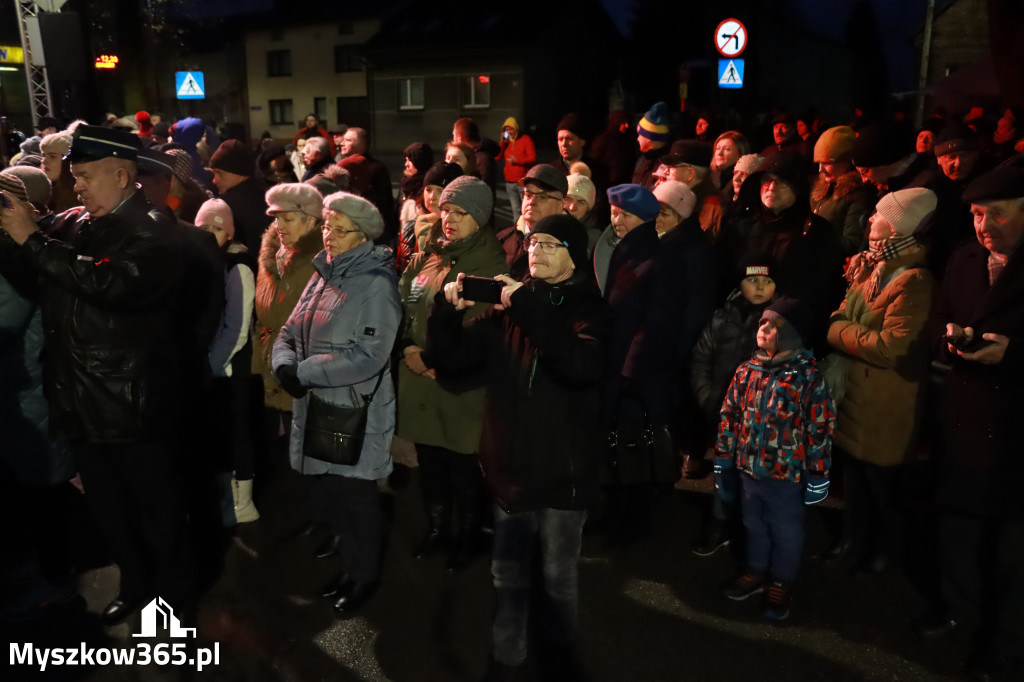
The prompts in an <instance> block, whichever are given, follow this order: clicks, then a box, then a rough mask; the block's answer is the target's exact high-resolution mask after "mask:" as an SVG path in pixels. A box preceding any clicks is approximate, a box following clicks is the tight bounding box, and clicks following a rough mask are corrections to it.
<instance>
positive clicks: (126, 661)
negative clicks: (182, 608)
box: [8, 597, 220, 672]
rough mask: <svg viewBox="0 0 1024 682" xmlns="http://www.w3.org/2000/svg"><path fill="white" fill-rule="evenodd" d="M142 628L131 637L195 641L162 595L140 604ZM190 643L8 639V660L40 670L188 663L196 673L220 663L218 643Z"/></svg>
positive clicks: (11, 664) (191, 632)
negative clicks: (57, 643) (56, 643)
mask: <svg viewBox="0 0 1024 682" xmlns="http://www.w3.org/2000/svg"><path fill="white" fill-rule="evenodd" d="M140 615H141V620H142V627H141V629H142V631H141V632H138V633H134V634H132V638H133V639H146V638H153V637H161V636H164V633H166V636H168V637H170V638H172V639H178V640H182V639H183V640H194V639H195V638H196V629H195V628H185V627H182V626H181V621H180V620H179V619H178V617H177V616H176V615H174V609H173V608H171V605H170V604H168V603H167V602H166V601H164V600H163V599H162V598H160V597H157V598H155V599H154V600H153V601H151V602H149V603H148V604H147V605H146V606H145V607H143V609H142V612H141V614H140ZM192 644H194V643H193V642H183V641H177V642H174V643H173V644H172V643H169V642H161V643H159V644H156V645H155V646H154V645H152V644H150V643H149V642H138V643H136V644H134V645H133V646H126V647H120V648H107V647H90V646H87V645H86V644H85V643H84V642H83V643H81V644H79V645H78V646H77V647H52V648H51V647H48V648H41V647H37V646H35V644H33V643H32V642H27V643H18V642H11V644H10V655H9V659H8V663H9V664H10V666H11V667H14V666H29V667H32V668H36V669H38V670H39V671H40V672H43V671H45V670H46V668H47V667H64V666H96V665H137V666H145V665H151V664H153V665H159V666H168V665H170V666H188V667H194V668H195V670H196V672H202V670H203V669H204V668H206V667H208V666H210V665H220V642H214V644H213V647H212V648H210V647H206V648H203V647H196V646H192Z"/></svg>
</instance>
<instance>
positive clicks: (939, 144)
mask: <svg viewBox="0 0 1024 682" xmlns="http://www.w3.org/2000/svg"><path fill="white" fill-rule="evenodd" d="M980 149H981V143H980V142H979V141H978V133H976V132H974V131H973V130H971V128H970V127H969V126H968V125H967V124H966V123H959V122H957V121H953V122H952V123H950V124H949V125H947V126H946V127H945V128H943V129H942V132H940V133H939V134H938V135H937V136H936V137H935V147H934V149H933V151H934V152H935V156H942V155H944V154H952V153H953V152H976V151H979V150H980Z"/></svg>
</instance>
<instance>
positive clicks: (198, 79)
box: [174, 71, 206, 99]
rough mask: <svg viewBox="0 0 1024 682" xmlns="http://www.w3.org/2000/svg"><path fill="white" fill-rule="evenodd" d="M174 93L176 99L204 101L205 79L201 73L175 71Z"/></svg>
mask: <svg viewBox="0 0 1024 682" xmlns="http://www.w3.org/2000/svg"><path fill="white" fill-rule="evenodd" d="M174 91H175V92H177V93H178V99H205V98H206V79H205V78H203V72H202V71H175V73H174Z"/></svg>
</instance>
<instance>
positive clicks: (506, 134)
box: [503, 130, 508, 140]
mask: <svg viewBox="0 0 1024 682" xmlns="http://www.w3.org/2000/svg"><path fill="white" fill-rule="evenodd" d="M503 134H504V136H505V139H506V140H507V139H508V131H507V130H506V131H505V132H504V133H503Z"/></svg>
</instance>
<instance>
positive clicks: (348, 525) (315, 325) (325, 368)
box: [274, 192, 402, 617]
mask: <svg viewBox="0 0 1024 682" xmlns="http://www.w3.org/2000/svg"><path fill="white" fill-rule="evenodd" d="M323 209H324V220H325V222H324V225H323V244H324V249H323V251H321V252H320V253H318V254H317V255H316V257H315V258H314V259H313V265H314V267H315V268H316V272H315V273H314V274H313V276H312V278H310V280H309V284H308V285H307V286H306V289H305V291H303V292H302V297H301V298H300V299H299V302H298V304H297V305H296V306H295V310H294V311H292V314H291V316H290V317H289V318H288V321H287V322H286V323H285V325H284V327H283V328H282V329H281V333H280V335H279V336H278V338H277V341H275V342H274V373H275V375H276V376H277V377H278V380H279V381H280V383H281V385H282V386H284V388H285V390H287V391H288V393H290V394H291V395H292V397H294V398H295V407H294V414H295V419H294V428H293V429H292V433H291V443H290V448H289V455H290V459H291V464H292V468H293V469H295V470H296V471H298V472H299V473H302V474H306V475H308V476H310V479H309V480H310V482H311V484H312V489H311V491H310V493H311V494H310V502H311V506H312V508H313V512H314V515H315V516H316V517H317V518H316V520H318V521H321V522H327V523H329V524H330V525H331V527H332V529H333V530H334V532H335V533H336V535H337V536H338V537H339V538H340V543H339V549H340V550H341V554H342V559H343V562H344V569H343V571H342V572H341V573H340V574H339V575H338V576H337V577H336V578H335V579H334V580H332V581H331V582H330V583H328V584H327V585H325V586H324V588H323V589H322V590H321V592H320V594H321V596H323V597H325V598H331V599H334V600H335V602H334V611H335V613H336V614H337V615H338V616H339V617H346V616H348V615H350V614H351V613H352V612H354V611H355V610H357V609H358V608H359V607H360V606H361V605H362V604H363V603H365V602H366V600H367V599H369V597H370V596H371V595H372V594H373V592H374V590H375V589H376V585H377V581H378V579H379V577H380V554H381V545H382V541H383V535H384V534H383V531H384V518H383V511H382V509H381V504H380V499H379V496H378V493H377V479H382V478H387V476H388V475H389V474H390V473H391V438H392V436H393V435H394V431H395V391H394V385H393V384H392V381H391V376H390V374H391V373H390V370H389V363H388V358H389V356H390V354H391V347H392V346H393V345H394V343H395V336H396V335H397V334H398V325H399V323H400V322H401V318H402V306H401V301H400V300H399V298H398V286H397V281H396V276H395V269H394V255H393V253H392V251H391V249H389V248H387V247H385V246H375V245H374V243H373V240H374V239H379V238H380V236H381V235H382V234H383V232H384V220H383V218H381V215H380V213H379V212H378V211H377V209H376V208H375V207H374V205H373V204H371V203H370V202H369V201H367V200H366V199H363V198H362V197H357V196H355V195H354V194H349V193H348V192H336V193H334V194H331V195H328V196H327V197H326V198H325V199H324V201H323ZM363 406H365V407H366V420H365V422H364V423H363V426H362V428H360V427H356V428H355V430H356V431H358V432H353V431H340V430H338V429H337V428H333V429H326V428H325V427H319V428H320V429H321V431H323V430H331V431H335V433H334V434H333V435H334V438H335V442H333V443H331V444H330V445H332V446H333V445H335V444H336V442H337V439H338V438H339V437H341V436H342V435H344V434H346V433H347V434H348V435H349V436H353V437H354V441H353V442H355V443H356V445H355V446H354V448H352V449H353V450H354V452H349V453H347V454H348V455H350V456H349V457H341V456H338V455H339V453H338V452H337V449H336V448H333V447H329V446H324V445H323V444H322V439H320V438H318V437H317V431H316V430H311V429H317V428H318V427H317V425H316V424H315V423H314V422H313V421H312V420H313V418H314V417H319V416H329V417H335V416H337V414H338V413H339V408H341V410H344V409H345V408H348V409H351V408H360V407H363ZM307 422H308V423H307ZM360 437H361V438H362V442H361V443H359V438H360ZM342 440H344V438H342ZM307 441H309V442H308V443H307ZM341 461H344V462H345V463H339V462H341ZM324 474H326V475H324Z"/></svg>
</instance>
